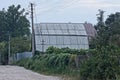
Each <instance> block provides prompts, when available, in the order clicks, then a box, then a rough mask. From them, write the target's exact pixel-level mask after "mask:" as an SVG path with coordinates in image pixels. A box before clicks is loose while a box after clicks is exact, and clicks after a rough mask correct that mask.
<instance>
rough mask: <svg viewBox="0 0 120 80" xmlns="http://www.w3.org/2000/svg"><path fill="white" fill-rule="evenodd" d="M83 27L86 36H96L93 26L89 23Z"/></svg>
mask: <svg viewBox="0 0 120 80" xmlns="http://www.w3.org/2000/svg"><path fill="white" fill-rule="evenodd" d="M84 26H85V29H86V32H87V34H88V36H89V37H95V35H96V34H97V31H96V30H95V28H94V27H93V25H92V24H91V23H84Z"/></svg>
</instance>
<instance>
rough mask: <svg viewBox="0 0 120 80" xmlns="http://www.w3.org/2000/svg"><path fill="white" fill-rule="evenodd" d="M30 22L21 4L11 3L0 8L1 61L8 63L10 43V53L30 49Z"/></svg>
mask: <svg viewBox="0 0 120 80" xmlns="http://www.w3.org/2000/svg"><path fill="white" fill-rule="evenodd" d="M29 28H30V23H29V21H28V19H27V18H26V13H25V9H22V8H21V6H20V5H17V6H15V5H11V6H9V7H8V9H5V8H3V9H2V10H0V63H1V64H7V63H8V51H9V50H8V45H9V40H10V49H11V51H10V53H11V54H15V53H17V52H23V51H29V50H30V43H31V41H30V38H29V37H30V29H29Z"/></svg>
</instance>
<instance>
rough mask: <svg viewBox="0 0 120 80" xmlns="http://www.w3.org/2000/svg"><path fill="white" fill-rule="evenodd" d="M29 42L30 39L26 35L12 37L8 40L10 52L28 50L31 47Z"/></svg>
mask: <svg viewBox="0 0 120 80" xmlns="http://www.w3.org/2000/svg"><path fill="white" fill-rule="evenodd" d="M30 43H31V40H30V39H29V38H27V37H16V38H12V39H11V42H10V45H11V54H15V53H21V52H25V51H30V49H31V44H30Z"/></svg>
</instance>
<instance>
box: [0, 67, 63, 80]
mask: <svg viewBox="0 0 120 80" xmlns="http://www.w3.org/2000/svg"><path fill="white" fill-rule="evenodd" d="M0 80H61V79H60V78H59V77H55V76H45V75H42V74H38V73H35V72H32V71H30V70H26V69H25V68H23V67H18V66H0Z"/></svg>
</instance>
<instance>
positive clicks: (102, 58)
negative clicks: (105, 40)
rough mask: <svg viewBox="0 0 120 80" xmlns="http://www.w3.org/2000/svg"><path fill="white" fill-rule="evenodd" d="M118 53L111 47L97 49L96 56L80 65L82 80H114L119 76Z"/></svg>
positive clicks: (119, 53)
mask: <svg viewBox="0 0 120 80" xmlns="http://www.w3.org/2000/svg"><path fill="white" fill-rule="evenodd" d="M118 56H120V51H119V49H118V48H115V47H113V46H109V47H102V48H99V49H98V51H97V53H96V55H94V56H92V57H91V58H90V59H88V60H87V61H85V62H84V63H82V65H81V68H80V74H81V78H82V79H83V80H116V79H117V76H118V75H120V74H119V72H120V67H119V66H120V64H119V57H118Z"/></svg>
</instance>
